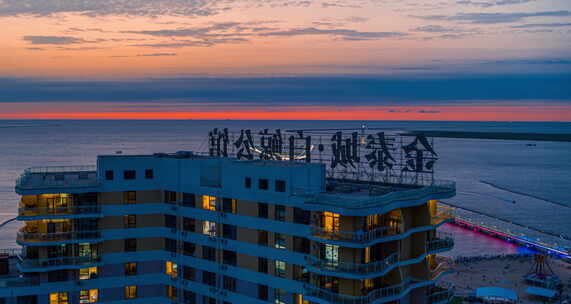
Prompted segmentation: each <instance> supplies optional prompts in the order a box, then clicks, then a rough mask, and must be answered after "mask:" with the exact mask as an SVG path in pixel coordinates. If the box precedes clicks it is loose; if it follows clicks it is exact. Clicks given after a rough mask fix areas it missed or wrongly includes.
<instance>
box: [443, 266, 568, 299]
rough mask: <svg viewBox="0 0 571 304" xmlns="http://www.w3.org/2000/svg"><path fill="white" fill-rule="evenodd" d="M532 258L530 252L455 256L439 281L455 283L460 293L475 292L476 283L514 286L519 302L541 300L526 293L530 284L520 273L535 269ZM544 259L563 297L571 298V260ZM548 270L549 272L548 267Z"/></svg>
mask: <svg viewBox="0 0 571 304" xmlns="http://www.w3.org/2000/svg"><path fill="white" fill-rule="evenodd" d="M533 261H534V260H533V256H530V255H519V256H518V255H507V256H496V257H484V258H481V259H479V258H457V259H455V260H454V262H453V263H454V264H453V266H452V268H453V269H454V271H455V272H454V273H451V274H449V275H446V276H444V277H443V278H442V280H441V282H443V283H445V284H451V285H452V286H455V288H454V293H455V294H457V295H460V296H468V295H471V294H474V293H475V291H476V289H477V288H479V287H490V286H495V287H501V288H506V289H512V290H515V291H516V292H517V294H518V297H519V300H520V302H519V303H542V302H541V301H539V300H538V299H533V298H531V297H529V296H528V295H527V294H526V293H525V289H526V288H527V287H528V286H529V285H527V284H526V283H525V282H524V280H523V276H525V275H526V274H528V273H530V272H532V271H533V270H534V262H533ZM547 263H548V264H549V266H550V268H551V269H552V270H553V272H554V273H555V274H556V275H558V276H559V278H560V279H561V282H562V283H563V286H564V288H563V297H562V298H563V299H571V294H570V291H569V290H570V287H571V264H569V263H566V262H564V261H562V260H559V259H553V258H550V259H548V262H547ZM547 273H550V272H549V268H548V269H547ZM569 303H571V301H570V302H569Z"/></svg>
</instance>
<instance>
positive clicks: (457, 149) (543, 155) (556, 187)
mask: <svg viewBox="0 0 571 304" xmlns="http://www.w3.org/2000/svg"><path fill="white" fill-rule="evenodd" d="M362 125H366V126H367V127H368V128H379V129H383V130H387V131H388V132H406V131H465V132H502V133H542V134H571V123H555V122H553V123H543V122H541V123H539V122H416V121H279V120H276V121H233V120H224V121H199V120H106V121H105V120H61V121H57V120H14V121H8V120H0V223H3V222H5V221H8V220H10V219H12V218H14V217H15V216H16V215H17V208H18V195H17V194H16V193H15V192H14V184H15V180H16V179H17V178H18V176H19V175H20V174H21V173H22V172H23V170H24V169H26V168H28V167H37V166H40V167H42V166H61V165H89V164H95V161H96V157H97V155H100V154H115V153H117V152H119V151H121V152H120V153H122V154H145V153H155V152H176V151H183V150H184V151H206V148H207V138H208V132H209V131H210V130H212V129H213V128H228V129H230V130H231V131H238V132H239V130H240V129H252V130H262V129H266V128H268V129H278V128H279V129H282V130H287V129H321V128H323V129H339V128H343V129H348V128H360V127H361V126H362ZM434 146H435V149H436V151H437V153H438V155H439V160H438V162H437V165H436V168H435V171H436V178H437V179H445V180H453V181H456V183H457V195H456V196H455V197H454V198H452V199H448V200H445V201H444V203H446V204H448V205H450V206H455V207H457V208H458V209H456V212H457V214H458V215H460V216H463V217H467V218H471V219H473V220H475V221H481V222H484V223H486V224H489V225H492V226H497V227H500V228H501V229H504V230H510V231H513V232H514V233H520V234H523V235H526V236H528V237H531V238H533V239H538V240H540V241H542V242H547V243H550V244H556V245H557V246H559V247H569V248H571V242H570V241H568V239H569V238H571V142H550V141H529V140H497V139H469V138H434ZM498 219H499V220H498ZM20 227H21V224H20V223H19V222H16V221H13V222H9V223H7V224H5V225H3V226H1V228H0V247H1V248H15V247H17V246H18V245H17V244H16V242H15V238H16V233H17V231H18V229H19V228H20ZM524 227H527V228H524ZM440 229H441V230H443V231H446V232H449V233H452V234H454V236H455V239H456V242H455V243H456V246H455V249H454V250H453V251H452V252H451V253H450V254H451V255H454V256H476V255H482V254H487V255H498V254H513V253H518V252H528V249H526V248H522V247H518V246H516V245H513V244H510V243H506V242H504V241H500V240H497V239H494V238H491V237H489V236H486V235H482V234H479V233H476V232H473V231H470V230H467V229H464V228H460V227H457V226H453V225H450V224H446V225H445V226H443V227H441V228H440ZM558 236H559V237H558Z"/></svg>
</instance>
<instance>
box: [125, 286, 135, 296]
mask: <svg viewBox="0 0 571 304" xmlns="http://www.w3.org/2000/svg"><path fill="white" fill-rule="evenodd" d="M136 297H137V286H135V285H133V286H125V299H135V298H136Z"/></svg>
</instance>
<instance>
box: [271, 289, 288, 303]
mask: <svg viewBox="0 0 571 304" xmlns="http://www.w3.org/2000/svg"><path fill="white" fill-rule="evenodd" d="M285 298H286V291H285V290H283V289H280V288H276V289H274V299H275V302H274V303H276V304H285Z"/></svg>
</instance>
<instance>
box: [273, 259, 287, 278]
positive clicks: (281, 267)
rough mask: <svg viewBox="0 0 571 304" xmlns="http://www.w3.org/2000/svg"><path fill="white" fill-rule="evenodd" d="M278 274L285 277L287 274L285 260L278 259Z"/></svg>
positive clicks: (276, 263) (276, 262)
mask: <svg viewBox="0 0 571 304" xmlns="http://www.w3.org/2000/svg"><path fill="white" fill-rule="evenodd" d="M275 265H276V276H278V277H282V278H283V277H285V276H286V274H287V273H286V263H285V262H284V261H280V260H276V261H275Z"/></svg>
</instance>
